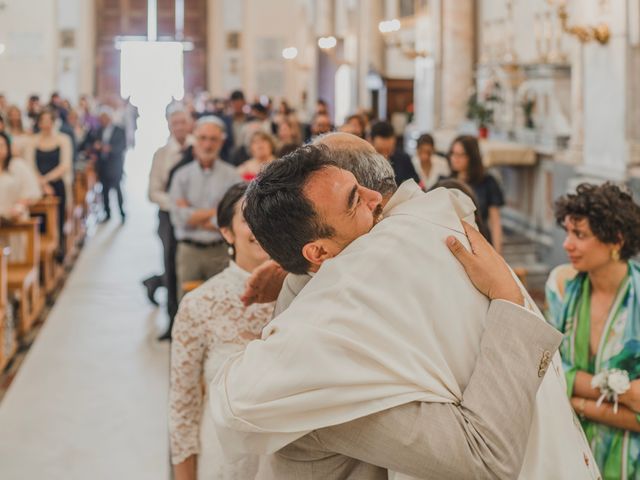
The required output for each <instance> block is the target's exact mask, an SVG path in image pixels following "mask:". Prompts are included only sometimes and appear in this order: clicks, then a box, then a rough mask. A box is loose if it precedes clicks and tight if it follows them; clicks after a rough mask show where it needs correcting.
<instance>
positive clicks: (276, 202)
mask: <svg viewBox="0 0 640 480" xmlns="http://www.w3.org/2000/svg"><path fill="white" fill-rule="evenodd" d="M330 166H336V164H335V163H334V162H333V161H332V160H331V156H330V152H329V149H328V148H327V147H326V146H325V145H307V146H305V147H300V148H298V149H297V150H295V151H294V152H292V153H290V154H288V155H286V156H284V157H283V158H281V159H279V160H274V161H273V162H271V163H270V164H269V165H267V167H266V168H265V169H264V170H263V171H262V172H261V173H260V174H259V175H258V176H257V177H256V179H255V180H253V181H252V182H251V184H250V185H249V188H248V190H247V198H246V201H245V208H244V217H245V219H246V220H247V223H248V224H249V227H250V228H251V231H252V232H253V234H254V235H255V237H256V239H257V240H258V242H260V245H262V248H264V250H265V251H266V252H267V253H268V254H269V255H270V256H271V258H273V259H274V260H275V261H276V262H278V263H279V264H280V265H281V266H282V268H284V269H285V270H287V271H288V272H291V273H295V274H303V273H306V272H307V271H308V270H309V267H310V264H309V262H308V261H307V259H306V258H304V256H303V255H302V248H303V247H304V246H305V245H306V244H307V243H309V242H312V241H314V240H317V239H319V238H327V237H331V236H333V235H334V234H335V231H334V229H333V228H332V227H331V226H329V225H326V224H325V223H324V222H323V220H322V219H321V218H320V217H319V216H318V214H317V212H316V211H315V209H314V207H313V204H312V203H311V201H309V199H307V197H306V196H305V195H304V193H303V190H304V187H305V185H306V184H307V182H308V180H309V178H310V177H311V175H312V174H313V173H315V172H319V171H320V170H323V169H324V168H327V167H330Z"/></svg>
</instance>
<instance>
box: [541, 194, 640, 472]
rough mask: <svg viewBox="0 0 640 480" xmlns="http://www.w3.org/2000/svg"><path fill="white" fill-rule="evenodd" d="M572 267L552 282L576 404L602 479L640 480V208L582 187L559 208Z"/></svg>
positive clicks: (551, 303)
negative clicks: (637, 259) (638, 259)
mask: <svg viewBox="0 0 640 480" xmlns="http://www.w3.org/2000/svg"><path fill="white" fill-rule="evenodd" d="M555 216H556V221H557V222H558V224H559V225H560V226H562V227H563V228H564V230H565V231H566V232H567V233H566V238H565V241H564V243H563V247H564V249H565V250H566V252H567V254H568V255H569V260H570V261H571V265H570V266H569V265H561V266H559V267H557V268H556V269H554V270H553V271H552V272H551V275H550V276H549V279H548V280H547V289H546V295H547V304H548V307H549V310H548V316H549V320H550V322H551V323H552V324H553V325H554V326H555V327H556V328H557V329H558V330H560V331H561V332H562V333H564V334H565V336H564V340H563V343H562V345H561V348H560V353H561V355H562V359H563V366H564V369H565V375H566V380H567V392H568V395H569V397H570V398H571V404H572V406H573V408H574V410H575V411H576V413H577V414H578V415H579V417H580V419H581V421H582V426H583V428H584V430H585V433H586V435H587V438H588V440H589V442H590V444H591V448H592V450H593V454H594V457H595V459H596V462H597V463H598V466H599V467H600V470H601V472H602V475H603V478H604V479H605V480H613V479H616V480H618V479H640V415H638V413H639V412H640V264H638V263H637V262H635V261H633V260H631V258H632V257H633V256H635V255H636V254H637V253H638V252H640V206H639V205H638V204H636V203H635V202H634V201H633V199H632V198H631V196H630V195H629V194H628V193H626V192H624V191H622V190H621V189H620V188H618V187H617V186H615V185H613V184H610V183H606V184H604V185H600V186H596V185H590V184H587V183H583V184H581V185H579V186H578V188H577V191H576V193H575V194H569V195H566V196H564V197H561V198H560V199H559V200H558V201H557V202H556V205H555Z"/></svg>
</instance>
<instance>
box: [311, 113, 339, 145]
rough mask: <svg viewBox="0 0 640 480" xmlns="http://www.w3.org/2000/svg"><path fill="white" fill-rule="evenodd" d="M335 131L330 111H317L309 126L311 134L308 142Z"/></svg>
mask: <svg viewBox="0 0 640 480" xmlns="http://www.w3.org/2000/svg"><path fill="white" fill-rule="evenodd" d="M332 131H333V123H331V117H330V116H329V114H328V113H317V114H316V115H315V116H314V117H313V120H312V122H311V125H310V127H309V132H308V133H309V136H308V137H307V142H313V141H314V140H315V139H316V138H318V137H320V136H321V135H325V134H327V133H329V132H332Z"/></svg>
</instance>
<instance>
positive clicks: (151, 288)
mask: <svg viewBox="0 0 640 480" xmlns="http://www.w3.org/2000/svg"><path fill="white" fill-rule="evenodd" d="M167 122H168V124H169V133H170V134H171V136H170V137H169V141H168V142H167V144H166V145H164V146H163V147H160V148H159V149H158V150H157V151H156V153H155V154H154V155H153V163H152V164H151V172H150V174H149V200H151V202H153V203H155V204H156V205H158V208H159V211H158V220H159V222H158V236H159V237H160V240H161V241H162V248H163V260H164V273H163V274H162V275H154V276H152V277H149V278H147V279H146V280H145V281H144V282H143V284H144V286H145V287H146V288H147V295H148V296H149V300H150V301H151V302H152V303H154V304H155V305H157V302H156V301H155V298H154V294H155V291H156V290H157V289H158V288H159V287H161V286H164V287H166V288H167V313H168V315H169V322H170V323H169V328H168V330H167V332H166V333H165V334H164V335H162V336H161V337H160V339H161V340H164V339H168V338H170V335H171V326H172V325H173V318H174V317H175V315H176V313H177V311H178V290H177V282H176V238H175V235H174V233H173V225H171V219H170V218H169V210H170V209H171V199H170V198H169V192H168V191H167V190H168V188H167V187H168V183H169V182H168V181H169V172H171V169H172V168H173V167H174V166H175V165H176V164H177V163H178V162H179V161H180V160H181V159H182V157H183V155H184V153H185V150H186V149H187V148H188V147H189V145H191V144H192V143H193V139H192V137H191V136H190V135H189V133H190V131H191V125H192V122H191V119H190V117H189V114H188V113H187V112H186V111H185V110H182V109H174V110H171V111H169V113H168V115H167Z"/></svg>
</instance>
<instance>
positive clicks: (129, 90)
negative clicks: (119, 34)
mask: <svg viewBox="0 0 640 480" xmlns="http://www.w3.org/2000/svg"><path fill="white" fill-rule="evenodd" d="M120 50H121V57H120V95H121V96H122V98H125V99H126V98H129V100H130V102H131V103H132V104H133V105H135V106H136V107H138V113H139V115H140V117H139V119H138V130H137V132H136V145H138V144H140V145H142V146H144V147H145V148H148V149H150V151H151V153H153V151H154V150H155V149H156V148H158V147H160V146H161V145H162V144H163V143H164V142H165V139H166V138H167V136H168V133H169V130H168V127H167V122H166V118H165V112H166V108H167V105H169V103H170V102H171V101H173V100H182V98H183V97H184V62H183V45H182V44H181V43H179V42H145V41H123V42H122V43H121V45H120ZM136 148H137V147H136Z"/></svg>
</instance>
